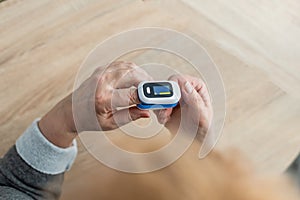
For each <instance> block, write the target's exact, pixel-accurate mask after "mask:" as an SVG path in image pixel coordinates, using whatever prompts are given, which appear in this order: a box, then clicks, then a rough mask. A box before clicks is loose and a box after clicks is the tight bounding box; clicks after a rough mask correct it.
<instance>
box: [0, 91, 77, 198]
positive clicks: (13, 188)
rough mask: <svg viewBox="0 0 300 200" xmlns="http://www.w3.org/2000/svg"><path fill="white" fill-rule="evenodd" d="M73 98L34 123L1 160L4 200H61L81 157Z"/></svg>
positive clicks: (1, 182)
mask: <svg viewBox="0 0 300 200" xmlns="http://www.w3.org/2000/svg"><path fill="white" fill-rule="evenodd" d="M70 97H71V96H68V97H67V98H65V99H64V100H62V101H61V102H59V103H58V104H57V105H56V106H55V107H54V108H53V109H52V110H51V111H50V112H48V113H47V114H46V115H45V116H44V117H43V118H42V119H41V120H40V121H39V120H36V121H34V122H33V123H32V124H31V125H30V126H29V127H28V128H27V130H26V131H25V132H24V133H23V134H22V135H21V136H20V137H19V138H18V140H17V142H16V145H15V146H13V147H12V148H11V149H10V150H9V151H8V152H7V154H6V155H5V156H4V157H3V158H2V159H1V160H0V199H3V198H4V199H58V197H59V196H60V193H61V186H62V182H63V174H64V172H65V171H67V170H68V169H69V168H70V167H71V165H72V163H73V162H74V160H75V157H76V155H77V147H76V140H75V137H76V135H77V133H76V132H75V131H74V129H73V130H72V124H71V122H72V120H70V115H72V112H71V108H72V102H71V101H70V100H71V99H70ZM70 121H71V122H70Z"/></svg>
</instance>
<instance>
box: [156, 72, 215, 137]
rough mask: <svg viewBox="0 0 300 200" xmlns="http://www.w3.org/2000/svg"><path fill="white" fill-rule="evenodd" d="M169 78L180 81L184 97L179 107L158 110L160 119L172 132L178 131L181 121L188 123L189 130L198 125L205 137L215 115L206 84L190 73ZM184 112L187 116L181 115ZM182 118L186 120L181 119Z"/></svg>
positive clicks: (187, 128)
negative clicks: (189, 74)
mask: <svg viewBox="0 0 300 200" xmlns="http://www.w3.org/2000/svg"><path fill="white" fill-rule="evenodd" d="M169 80H172V81H175V82H177V83H178V85H179V87H180V89H181V94H182V98H181V101H180V104H179V105H178V106H177V107H175V108H173V109H172V108H169V109H164V110H160V111H156V115H157V118H158V121H159V122H160V123H162V124H165V126H166V127H167V128H168V129H169V130H170V131H171V132H172V133H174V132H177V130H178V126H179V124H180V123H183V124H185V125H186V127H185V128H186V131H187V132H188V131H189V130H191V128H192V127H193V126H197V127H198V133H200V135H201V138H202V139H203V138H204V137H205V135H206V134H207V132H208V129H209V126H210V124H211V121H212V115H213V110H212V105H211V100H210V96H209V93H208V90H207V87H206V85H205V84H204V82H203V81H202V80H201V79H199V78H196V77H192V76H188V75H184V76H181V75H174V76H171V77H170V78H169ZM182 113H184V114H185V115H186V116H184V117H181V116H182ZM181 118H182V119H183V120H184V121H181Z"/></svg>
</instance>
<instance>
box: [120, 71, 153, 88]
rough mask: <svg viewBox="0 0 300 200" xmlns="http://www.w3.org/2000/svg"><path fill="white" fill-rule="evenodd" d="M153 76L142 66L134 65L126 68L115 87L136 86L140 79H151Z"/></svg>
mask: <svg viewBox="0 0 300 200" xmlns="http://www.w3.org/2000/svg"><path fill="white" fill-rule="evenodd" d="M151 80H153V78H152V77H151V76H150V75H149V74H148V73H147V72H146V71H145V70H143V69H142V68H139V67H136V68H132V69H130V70H127V71H126V72H125V73H124V74H123V75H122V77H121V78H120V79H119V81H118V82H117V84H116V89H121V88H129V87H132V86H135V87H138V85H139V83H140V82H142V81H151Z"/></svg>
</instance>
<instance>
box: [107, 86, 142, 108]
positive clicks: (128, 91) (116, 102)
mask: <svg viewBox="0 0 300 200" xmlns="http://www.w3.org/2000/svg"><path fill="white" fill-rule="evenodd" d="M139 103H140V100H139V98H138V94H137V89H136V88H134V87H131V88H124V89H116V90H114V92H113V95H112V108H114V109H115V108H117V107H128V106H132V105H135V104H139Z"/></svg>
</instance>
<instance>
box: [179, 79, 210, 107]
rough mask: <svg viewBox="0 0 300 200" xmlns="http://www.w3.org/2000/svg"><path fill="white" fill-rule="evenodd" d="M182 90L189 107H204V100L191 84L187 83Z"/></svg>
mask: <svg viewBox="0 0 300 200" xmlns="http://www.w3.org/2000/svg"><path fill="white" fill-rule="evenodd" d="M181 89H182V95H183V99H184V101H185V103H186V104H187V105H188V106H191V107H193V106H195V108H196V107H199V106H200V107H204V105H205V103H204V101H203V99H202V98H201V96H200V95H199V94H198V93H197V91H196V90H195V88H194V87H193V86H192V85H191V83H190V82H188V81H187V82H186V83H185V84H184V87H182V88H181Z"/></svg>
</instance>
